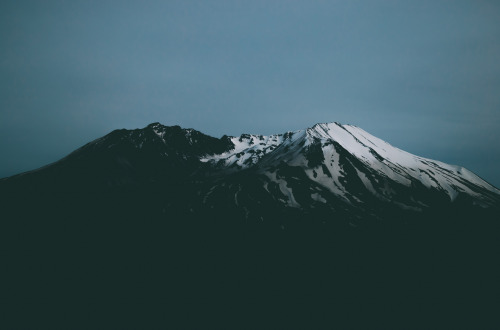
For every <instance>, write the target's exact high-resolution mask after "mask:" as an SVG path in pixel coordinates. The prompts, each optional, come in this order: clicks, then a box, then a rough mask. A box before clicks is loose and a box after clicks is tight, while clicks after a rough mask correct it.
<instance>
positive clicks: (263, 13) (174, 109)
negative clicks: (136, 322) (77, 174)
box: [0, 0, 500, 187]
mask: <svg viewBox="0 0 500 330" xmlns="http://www.w3.org/2000/svg"><path fill="white" fill-rule="evenodd" d="M499 59H500V2H498V1H486V0H483V1H481V0H470V1H460V0H456V1H439V0H433V1H425V0H419V1H404V0H400V1H382V0H380V1H371V0H367V1H355V0H353V1H312V0H308V1H294V0H288V1H272V0H265V1H259V0H253V1H236V0H232V1H189V0H182V1H173V0H169V1H160V0H158V1H147V0H146V1H106V0H99V1H92V0H85V1H78V0H73V1H62V0H61V1H51V0H47V1H20V0H17V1H9V0H7V1H6V0H4V1H2V2H1V3H0V155H2V156H1V160H0V177H5V176H9V175H13V174H16V173H19V172H22V171H27V170H31V169H35V168H37V167H40V166H42V165H45V164H48V163H50V162H53V161H56V160H58V159H60V158H62V157H63V156H65V155H67V154H68V153H70V152H71V151H73V150H74V149H76V148H78V147H80V146H82V145H83V144H85V143H87V142H89V141H91V140H93V139H96V138H98V137H100V136H102V135H105V134H106V133H108V132H110V131H111V130H113V129H117V128H141V127H144V126H146V125H147V124H149V123H151V122H156V121H158V122H161V123H162V124H164V125H176V124H178V125H181V126H183V127H191V128H195V129H197V130H199V131H202V132H204V133H206V134H210V135H213V136H218V137H219V136H222V135H223V134H228V135H239V134H241V133H258V134H272V133H282V132H285V131H289V130H297V129H303V128H306V127H310V126H312V125H314V124H315V123H318V122H333V121H337V122H341V123H349V124H353V125H356V126H359V127H361V128H363V129H364V130H366V131H368V132H369V133H371V134H373V135H375V136H377V137H379V138H382V139H384V140H386V141H388V142H389V143H391V144H393V145H395V146H397V147H399V148H401V149H404V150H406V151H409V152H411V153H414V154H417V155H420V156H424V157H429V158H433V159H438V160H441V161H444V162H447V163H452V164H458V165H462V166H465V167H467V168H469V169H470V170H472V171H474V172H476V173H477V174H478V175H479V176H481V177H483V178H484V179H486V180H487V181H489V182H491V183H493V184H494V185H496V186H497V187H499V186H500V171H498V165H497V164H499V163H500V61H499Z"/></svg>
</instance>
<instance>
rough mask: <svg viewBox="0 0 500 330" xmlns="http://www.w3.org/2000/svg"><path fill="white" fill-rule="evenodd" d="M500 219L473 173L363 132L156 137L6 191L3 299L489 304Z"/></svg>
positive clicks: (110, 147) (321, 129) (133, 135)
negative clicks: (408, 299) (368, 300)
mask: <svg viewBox="0 0 500 330" xmlns="http://www.w3.org/2000/svg"><path fill="white" fill-rule="evenodd" d="M499 215H500V191H499V190H498V189H497V188H495V187H493V186H492V185H490V184H488V183H487V182H486V181H484V180H483V179H481V178H479V177H478V176H477V175H475V174H474V173H472V172H471V171H469V170H467V169H465V168H463V167H460V166H455V165H448V164H445V163H442V162H439V161H435V160H430V159H426V158H423V157H419V156H415V155H412V154H410V153H407V152H405V151H402V150H400V149H398V148H396V147H393V146H391V145H390V144H389V143H387V142H384V141H382V140H380V139H378V138H376V137H374V136H372V135H370V134H369V133H367V132H365V131H364V130H362V129H360V128H358V127H355V126H352V125H341V124H339V123H328V124H317V125H314V126H313V127H311V128H307V129H305V130H300V131H294V132H286V133H284V134H276V135H270V136H263V135H251V134H242V135H241V136H238V137H233V136H223V137H221V138H214V137H211V136H208V135H205V134H203V133H201V132H198V131H196V130H194V129H183V128H181V127H179V126H171V127H169V126H163V125H161V124H159V123H153V124H150V125H148V126H147V127H145V128H143V129H135V130H125V129H122V130H115V131H113V132H111V133H109V134H108V135H106V136H104V137H101V138H99V139H97V140H94V141H92V142H90V143H88V144H86V145H84V146H83V147H81V148H79V149H77V150H76V151H74V152H72V153H71V154H69V155H68V156H67V157H65V158H63V159H61V160H59V161H57V162H55V163H53V164H50V165H47V166H45V167H43V168H40V169H37V170H34V171H31V172H26V173H22V174H19V175H15V176H12V177H9V178H4V179H2V180H0V219H1V221H0V226H1V228H0V233H1V235H2V237H1V239H0V242H1V244H2V251H4V260H3V262H4V265H6V266H5V269H6V271H5V272H4V275H5V276H4V278H6V279H7V280H6V281H4V283H10V284H9V285H8V286H7V287H3V288H2V290H3V291H2V292H3V293H4V295H5V296H7V297H15V298H23V299H24V298H26V297H27V299H39V298H40V297H52V298H54V297H56V298H57V299H71V297H79V298H78V299H86V298H89V297H100V298H103V299H104V298H106V299H111V298H113V299H115V298H120V299H122V298H123V299H125V298H126V299H129V298H130V299H148V300H151V299H167V297H168V299H176V301H181V302H182V301H183V302H186V301H192V300H193V299H195V300H197V299H198V300H199V299H214V297H219V298H220V297H223V298H220V299H230V300H231V299H236V300H238V299H243V298H242V297H244V299H245V300H250V301H261V300H267V299H270V297H274V298H276V299H277V298H283V297H285V298H286V299H305V298H306V297H308V298H307V299H315V300H322V299H333V298H332V297H335V299H353V300H355V299H358V298H359V299H366V297H369V296H371V297H377V296H381V295H383V296H384V297H391V298H390V299H396V298H395V297H399V298H405V297H417V298H416V299H424V298H425V297H431V296H432V297H436V296H439V297H441V298H446V299H455V298H457V297H458V298H460V297H462V298H463V297H467V299H471V300H470V301H472V300H474V299H476V300H477V299H487V298H491V297H495V296H496V294H497V293H498V292H499V291H498V283H497V281H496V279H497V278H498V276H499V275H500V273H499V272H498V267H497V266H498V265H497V263H496V262H495V260H496V259H497V255H498V252H499V251H500V249H499V246H498V234H500V226H499V221H498V219H499V218H500V217H499ZM457 288H459V289H457ZM219 298H218V299H219ZM399 298H398V299H399ZM458 298H457V299H458ZM462 298H460V299H462ZM387 299H389V298H387ZM476 300H474V301H476ZM231 301H232V300H231Z"/></svg>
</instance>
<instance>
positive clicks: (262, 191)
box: [0, 123, 500, 226]
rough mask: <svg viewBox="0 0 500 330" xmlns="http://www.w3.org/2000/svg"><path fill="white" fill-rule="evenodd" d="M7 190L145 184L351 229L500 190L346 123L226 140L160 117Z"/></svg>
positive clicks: (499, 195)
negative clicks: (161, 121) (314, 217)
mask: <svg viewBox="0 0 500 330" xmlns="http://www.w3.org/2000/svg"><path fill="white" fill-rule="evenodd" d="M0 189H3V191H4V192H8V193H6V194H7V195H8V194H12V193H13V192H15V191H19V192H22V193H23V194H25V193H26V192H32V193H42V194H46V193H55V194H57V193H59V194H60V193H73V194H78V193H87V194H88V193H93V192H97V193H105V192H106V193H123V192H124V191H128V192H133V191H141V196H144V195H148V194H149V193H154V194H155V195H158V194H160V195H161V194H163V195H165V196H166V199H165V202H161V203H158V204H157V205H155V206H150V207H153V208H156V211H158V212H160V211H161V212H163V213H165V212H167V211H169V212H170V211H172V212H176V213H181V214H184V213H191V214H200V215H203V214H205V213H206V212H213V211H212V210H213V209H216V210H220V211H221V212H222V210H224V212H225V213H227V212H228V210H231V211H232V212H234V214H233V215H232V216H233V217H236V218H242V219H252V221H265V220H264V219H265V218H268V217H271V218H275V217H276V214H280V213H283V212H285V213H293V214H296V215H297V216H303V215H304V214H313V215H314V214H320V213H321V215H322V216H324V217H328V216H329V215H331V216H335V218H336V219H343V221H346V222H347V223H349V224H350V225H352V226H357V225H359V224H360V223H366V222H370V221H375V222H377V221H378V222H380V221H381V222H384V221H389V220H388V219H393V218H395V217H408V216H417V217H418V216H419V215H421V214H426V213H429V212H430V213H432V212H434V211H443V209H444V210H447V209H449V210H452V209H457V208H460V209H464V208H467V209H470V210H478V211H484V210H489V211H498V207H499V205H500V190H498V189H497V188H495V187H493V186H492V185H490V184H488V183H487V182H485V181H484V180H482V179H481V178H479V177H478V176H477V175H475V174H474V173H472V172H471V171H469V170H467V169H465V168H463V167H460V166H454V165H448V164H445V163H442V162H439V161H435V160H431V159H426V158H422V157H418V156H415V155H412V154H410V153H407V152H404V151H402V150H400V149H398V148H395V147H393V146H391V145H390V144H388V143H387V142H385V141H382V140H380V139H378V138H376V137H374V136H372V135H370V134H369V133H367V132H365V131H363V130H362V129H360V128H358V127H355V126H351V125H341V124H339V123H330V124H317V125H314V126H313V127H311V128H307V129H305V130H300V131H295V132H287V133H284V134H277V135H271V136H263V135H250V134H243V135H241V136H239V137H229V136H223V137H222V138H220V139H217V138H213V137H210V136H207V135H205V134H203V133H200V132H198V131H196V130H193V129H182V128H180V127H179V126H173V127H167V126H163V125H161V124H159V123H154V124H151V125H148V126H147V127H145V128H144V129H138V130H116V131H114V132H112V133H110V134H108V135H106V136H104V137H102V138H100V139H97V140H95V141H92V142H90V143H88V144H87V145H85V146H83V147H82V148H80V149H78V150H76V151H75V152H73V153H71V154H70V155H69V156H67V157H66V158H64V159H62V160H60V161H58V162H56V163H54V164H51V165H49V166H46V167H44V168H42V169H39V170H35V171H32V172H28V173H23V174H20V175H17V176H14V177H11V178H7V179H3V180H2V181H0ZM174 196H175V197H174ZM180 197H182V201H181V200H179V199H180ZM171 198H174V199H175V200H176V202H175V203H172V201H171V200H169V199H171ZM169 205H170V206H169ZM263 205H265V207H263ZM325 221H326V220H325ZM328 221H331V220H328ZM335 221H340V220H335ZM282 225H285V224H282Z"/></svg>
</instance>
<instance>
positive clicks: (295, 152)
mask: <svg viewBox="0 0 500 330" xmlns="http://www.w3.org/2000/svg"><path fill="white" fill-rule="evenodd" d="M231 141H232V143H233V144H234V148H233V149H232V150H229V151H226V152H224V153H221V154H215V155H212V156H208V157H203V158H201V161H202V162H208V163H212V164H217V165H218V166H223V167H235V166H236V167H237V168H238V169H246V168H251V167H256V168H259V169H260V172H261V173H263V174H265V175H266V176H267V177H268V178H269V180H271V181H272V182H275V183H277V184H278V185H279V187H280V190H281V192H282V193H283V194H284V195H286V196H289V198H288V199H289V202H288V203H289V205H290V206H299V204H298V203H297V202H296V199H295V198H294V197H293V192H292V191H291V190H292V189H291V185H290V184H287V182H286V180H287V178H284V177H280V176H277V175H276V169H277V168H278V167H279V166H280V164H286V166H295V167H299V168H302V169H303V170H304V172H305V174H306V175H307V177H308V178H309V179H310V180H311V181H313V182H315V183H317V184H319V185H320V186H322V187H324V188H325V189H327V190H328V191H330V192H331V193H333V194H334V195H336V196H337V197H340V198H341V199H344V200H345V201H346V202H348V203H351V204H352V203H362V202H363V200H362V198H363V196H364V195H363V194H364V192H360V188H359V186H358V187H357V188H356V190H357V191H353V184H356V182H361V183H362V185H363V186H364V188H363V189H361V190H366V191H368V192H369V193H370V194H371V195H373V196H375V197H376V198H377V199H378V200H382V201H386V202H392V203H399V204H400V206H401V207H403V208H409V209H418V208H419V207H421V206H425V205H426V204H425V203H424V202H422V201H419V200H415V198H413V197H409V198H407V199H401V197H400V196H401V195H402V194H401V191H402V189H406V190H408V191H410V190H412V189H414V188H415V186H416V185H420V186H423V187H425V188H426V189H429V190H431V191H438V192H441V193H443V194H445V195H447V196H448V199H449V201H454V200H455V199H456V198H457V196H458V195H459V194H465V195H468V196H471V197H472V198H474V199H476V200H478V201H479V202H477V203H478V204H479V205H483V206H486V205H488V204H490V203H489V202H488V201H490V200H491V198H493V199H495V200H497V199H498V198H499V195H500V190H498V189H496V188H495V187H493V186H491V185H490V184H488V183H487V182H485V181H484V180H482V179H481V178H479V177H478V176H477V175H475V174H474V173H472V172H470V171H469V170H467V169H465V168H463V167H460V166H454V165H448V164H445V163H442V162H439V161H435V160H431V159H426V158H423V157H419V156H416V155H413V154H410V153H408V152H405V151H403V150H400V149H398V148H396V147H393V146H392V145H390V144H389V143H387V142H385V141H383V140H381V139H379V138H377V137H375V136H373V135H371V134H369V133H367V132H366V131H364V130H362V129H360V128H358V127H356V126H352V125H341V124H339V123H326V124H316V125H314V126H313V127H311V128H307V129H305V130H300V131H295V132H288V133H285V134H279V135H271V136H260V135H247V134H244V135H242V136H240V137H232V138H231ZM353 176H356V177H357V178H354V177H353ZM404 187H406V188H404ZM409 194H410V195H411V193H409ZM311 198H313V199H315V200H324V198H323V197H322V196H321V195H319V194H318V193H317V192H313V193H312V195H311Z"/></svg>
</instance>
